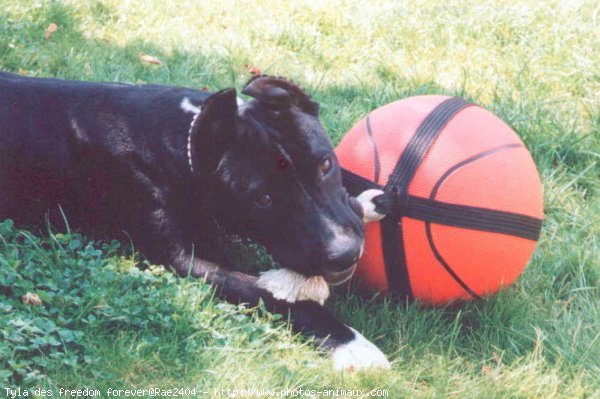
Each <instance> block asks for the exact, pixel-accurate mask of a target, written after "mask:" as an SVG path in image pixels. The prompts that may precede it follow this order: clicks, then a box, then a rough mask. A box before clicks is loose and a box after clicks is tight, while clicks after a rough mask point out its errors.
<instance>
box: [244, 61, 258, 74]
mask: <svg viewBox="0 0 600 399" xmlns="http://www.w3.org/2000/svg"><path fill="white" fill-rule="evenodd" d="M244 67H246V69H247V70H248V72H250V74H251V75H253V76H258V75H262V71H261V70H260V69H259V68H257V67H255V66H252V65H248V64H244Z"/></svg>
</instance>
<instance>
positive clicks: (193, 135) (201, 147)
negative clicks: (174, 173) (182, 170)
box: [188, 89, 238, 173]
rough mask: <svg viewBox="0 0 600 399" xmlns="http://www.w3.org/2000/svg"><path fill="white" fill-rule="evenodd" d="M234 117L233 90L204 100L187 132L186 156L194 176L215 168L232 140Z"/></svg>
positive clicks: (220, 92)
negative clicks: (200, 171) (188, 134)
mask: <svg viewBox="0 0 600 399" xmlns="http://www.w3.org/2000/svg"><path fill="white" fill-rule="evenodd" d="M237 114H238V105H237V96H236V92H235V89H225V90H221V91H219V92H217V93H215V94H213V95H211V96H210V97H208V98H207V99H206V101H205V102H204V104H203V105H202V111H201V112H200V113H199V114H197V115H196V117H195V118H194V121H193V122H192V127H191V130H190V137H189V143H188V156H189V158H190V166H191V168H192V171H193V172H196V173H197V172H198V171H199V170H206V171H210V172H212V171H214V170H215V169H216V168H217V164H218V162H219V161H220V160H221V158H222V156H223V154H224V153H225V151H226V150H227V148H229V147H230V146H231V145H232V144H233V141H234V140H235V136H236V129H237Z"/></svg>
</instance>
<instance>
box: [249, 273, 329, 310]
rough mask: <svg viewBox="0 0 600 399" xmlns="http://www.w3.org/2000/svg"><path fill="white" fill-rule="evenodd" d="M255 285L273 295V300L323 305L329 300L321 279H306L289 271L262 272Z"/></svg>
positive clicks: (325, 286)
mask: <svg viewBox="0 0 600 399" xmlns="http://www.w3.org/2000/svg"><path fill="white" fill-rule="evenodd" d="M257 285H258V286H259V287H260V288H262V289H265V290H267V291H269V292H270V293H271V294H273V297H274V298H275V299H280V300H283V301H286V302H290V303H294V302H296V301H305V300H306V301H314V302H317V303H319V304H321V305H323V304H324V303H325V301H326V300H327V298H329V286H328V285H327V283H326V282H325V280H324V279H323V277H321V276H313V277H306V276H303V275H302V274H300V273H296V272H294V271H292V270H290V269H273V270H269V271H266V272H263V273H261V274H260V277H259V279H258V282H257Z"/></svg>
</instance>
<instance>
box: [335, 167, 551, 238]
mask: <svg viewBox="0 0 600 399" xmlns="http://www.w3.org/2000/svg"><path fill="white" fill-rule="evenodd" d="M342 177H343V183H344V186H346V188H347V190H348V192H349V193H350V194H351V195H354V196H356V195H358V194H360V193H361V192H363V191H365V190H368V189H379V190H381V189H382V187H381V186H380V185H378V184H375V183H373V182H372V181H370V180H368V179H365V178H364V177H362V176H359V175H357V174H355V173H352V172H350V171H349V170H346V169H342ZM404 214H405V216H406V217H410V218H411V219H416V220H422V221H424V222H431V223H434V224H441V225H445V226H451V227H461V228H465V229H471V230H478V231H487V232H491V233H501V234H507V235H512V236H516V237H521V238H525V239H528V240H537V239H538V238H539V234H540V230H541V227H542V220H541V219H538V218H534V217H531V216H526V215H522V214H519V213H511V212H505V211H498V210H494V209H488V208H478V207H474V206H468V205H458V204H452V203H448V202H442V201H437V200H432V199H429V198H423V197H417V196H414V195H409V196H408V200H407V203H406V208H405V212H404Z"/></svg>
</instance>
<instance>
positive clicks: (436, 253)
mask: <svg viewBox="0 0 600 399" xmlns="http://www.w3.org/2000/svg"><path fill="white" fill-rule="evenodd" d="M425 233H426V234H427V241H428V242H429V247H430V248H431V252H433V255H434V256H435V258H436V259H437V261H438V262H439V263H440V264H441V265H442V267H443V268H444V269H446V272H448V274H449V275H450V276H451V277H452V278H453V279H454V281H456V282H457V283H458V285H460V286H461V287H462V289H463V290H465V291H466V292H467V293H468V294H469V295H471V296H472V297H473V298H475V299H481V297H480V296H479V295H477V294H476V293H475V292H474V291H473V290H472V289H471V287H469V286H468V285H467V284H466V283H465V282H464V281H463V280H462V279H461V278H460V277H459V276H458V274H456V273H455V272H454V269H452V268H451V267H450V265H449V264H448V263H447V262H446V260H445V259H444V258H443V257H442V255H441V254H440V252H439V251H438V249H437V247H436V246H435V243H434V242H433V236H432V234H431V223H429V222H425Z"/></svg>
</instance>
